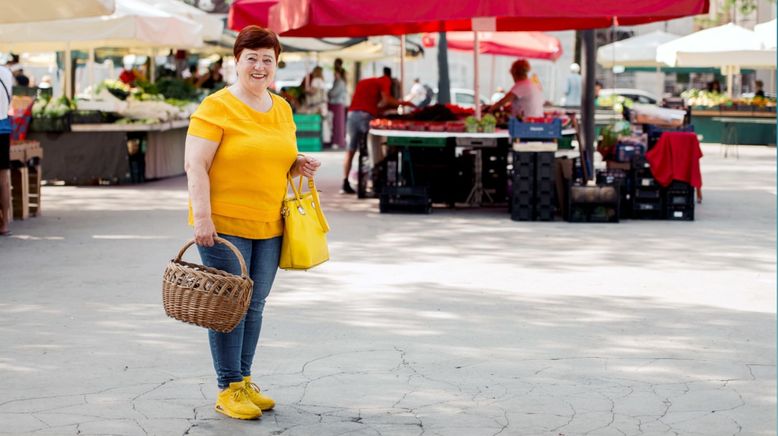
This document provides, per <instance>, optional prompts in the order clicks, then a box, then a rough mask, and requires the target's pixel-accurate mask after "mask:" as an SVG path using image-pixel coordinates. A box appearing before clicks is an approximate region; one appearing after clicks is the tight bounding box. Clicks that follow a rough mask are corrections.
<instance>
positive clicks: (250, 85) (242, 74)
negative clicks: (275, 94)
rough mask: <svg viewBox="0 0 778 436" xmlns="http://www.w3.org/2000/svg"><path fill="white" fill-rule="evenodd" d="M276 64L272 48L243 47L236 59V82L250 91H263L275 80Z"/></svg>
mask: <svg viewBox="0 0 778 436" xmlns="http://www.w3.org/2000/svg"><path fill="white" fill-rule="evenodd" d="M277 66H278V65H277V63H276V54H275V52H274V51H273V49H272V48H258V49H249V48H247V49H243V51H242V52H241V53H240V59H238V67H237V70H238V71H237V72H238V82H240V84H241V85H242V86H243V87H245V88H246V89H247V90H249V91H251V92H263V91H265V90H266V89H267V88H268V87H269V86H270V84H272V83H273V80H275V76H276V68H277Z"/></svg>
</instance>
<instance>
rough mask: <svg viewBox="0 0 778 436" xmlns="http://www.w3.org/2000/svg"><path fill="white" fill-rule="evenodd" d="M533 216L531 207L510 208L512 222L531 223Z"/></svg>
mask: <svg viewBox="0 0 778 436" xmlns="http://www.w3.org/2000/svg"><path fill="white" fill-rule="evenodd" d="M534 216H535V210H534V208H532V207H523V206H517V205H516V204H514V205H513V207H512V208H511V219H512V220H513V221H532V219H533V218H534Z"/></svg>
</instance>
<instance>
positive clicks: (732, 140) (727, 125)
mask: <svg viewBox="0 0 778 436" xmlns="http://www.w3.org/2000/svg"><path fill="white" fill-rule="evenodd" d="M711 120H712V121H715V122H718V123H721V124H722V125H723V128H724V133H723V134H722V137H721V141H720V142H721V147H722V148H723V149H724V157H725V158H726V157H727V156H728V155H729V149H730V148H732V147H734V149H735V156H736V157H738V158H739V157H740V154H739V153H738V148H737V146H738V144H740V142H739V141H738V136H739V131H738V124H750V125H760V124H762V125H765V124H766V125H772V127H773V134H772V137H773V138H775V118H761V117H760V118H746V117H713V118H711Z"/></svg>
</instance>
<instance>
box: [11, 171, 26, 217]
mask: <svg viewBox="0 0 778 436" xmlns="http://www.w3.org/2000/svg"><path fill="white" fill-rule="evenodd" d="M11 201H12V203H13V211H14V212H13V217H14V219H17V220H23V219H27V218H29V217H30V176H29V172H28V170H27V167H26V166H23V167H21V168H12V169H11Z"/></svg>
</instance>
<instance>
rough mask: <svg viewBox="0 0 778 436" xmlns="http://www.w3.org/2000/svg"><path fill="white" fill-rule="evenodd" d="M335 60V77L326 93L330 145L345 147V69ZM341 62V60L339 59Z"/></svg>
mask: <svg viewBox="0 0 778 436" xmlns="http://www.w3.org/2000/svg"><path fill="white" fill-rule="evenodd" d="M337 61H338V59H336V60H335V64H336V67H335V78H334V80H333V81H332V88H330V90H329V92H328V93H327V99H328V100H329V103H328V104H329V109H330V113H331V114H332V141H331V142H332V146H333V147H335V148H340V147H344V148H345V147H346V105H348V89H346V70H344V69H343V67H342V66H340V67H338V66H337ZM341 62H342V61H341Z"/></svg>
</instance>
